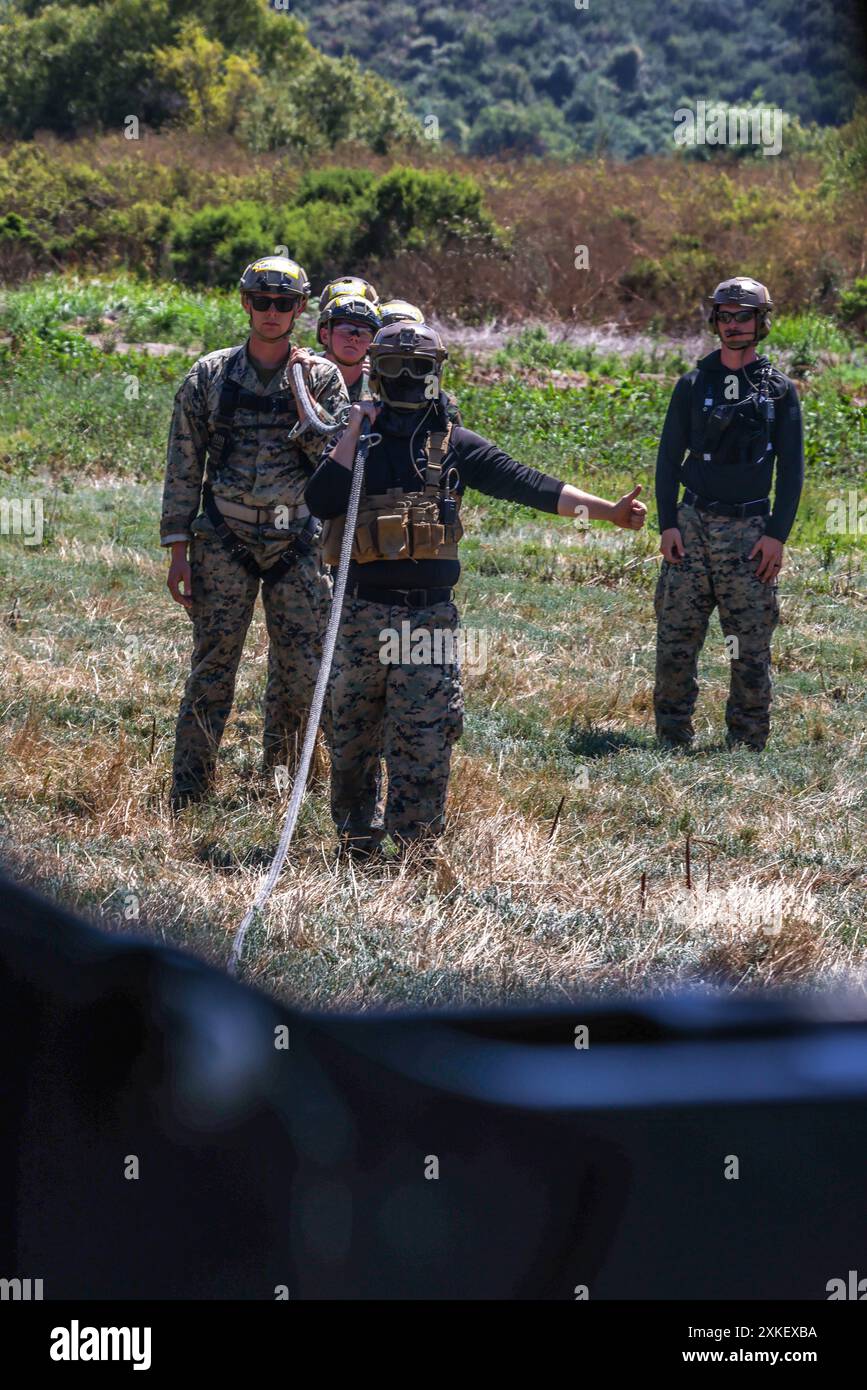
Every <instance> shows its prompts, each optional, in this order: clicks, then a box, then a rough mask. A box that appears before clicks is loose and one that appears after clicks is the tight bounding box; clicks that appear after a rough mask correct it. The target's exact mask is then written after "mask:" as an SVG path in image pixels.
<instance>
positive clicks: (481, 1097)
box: [0, 880, 867, 1300]
mask: <svg viewBox="0 0 867 1390" xmlns="http://www.w3.org/2000/svg"><path fill="white" fill-rule="evenodd" d="M0 893H2V899H0V902H2V906H0V978H2V1011H0V1017H2V1028H3V1030H4V1033H5V1036H4V1037H3V1050H2V1088H3V1089H2V1106H3V1119H4V1124H3V1141H2V1156H3V1164H4V1171H3V1172H2V1174H0V1179H2V1184H3V1186H2V1190H3V1192H4V1193H5V1194H6V1195H7V1196H8V1195H9V1194H12V1196H13V1199H14V1209H12V1210H5V1209H4V1217H3V1223H2V1267H0V1275H2V1277H4V1278H13V1277H19V1278H32V1279H37V1278H41V1279H42V1280H43V1281H44V1297H45V1298H46V1299H77V1298H106V1299H109V1298H156V1299H160V1298H175V1299H180V1298H250V1299H273V1298H274V1297H275V1289H276V1288H278V1286H285V1287H286V1289H287V1290H288V1294H289V1297H290V1298H328V1297H333V1298H375V1297H382V1298H463V1299H466V1298H546V1299H547V1298H555V1299H570V1300H571V1299H574V1298H575V1297H576V1294H575V1289H576V1286H579V1285H586V1286H587V1289H588V1292H589V1296H590V1298H591V1299H603V1298H621V1299H625V1298H633V1299H635V1298H671V1299H674V1298H683V1299H694V1298H701V1299H714V1298H733V1299H744V1298H746V1299H749V1298H753V1299H797V1298H801V1299H826V1298H827V1297H828V1294H827V1292H826V1285H827V1283H828V1281H829V1280H831V1279H834V1278H840V1279H842V1280H844V1281H845V1280H846V1279H847V1277H848V1271H849V1270H857V1271H859V1272H860V1274H862V1275H863V1274H867V1183H865V1176H864V1175H865V1168H867V1163H865V1160H867V1016H865V1015H867V1010H865V1006H864V1001H863V1000H859V1001H857V1002H853V1001H851V1000H850V1001H848V1002H845V1003H844V1002H841V1001H839V1000H838V1001H836V1002H834V1001H832V1000H830V999H828V998H821V997H814V998H813V999H811V1000H809V1001H807V1000H803V999H802V1000H788V1001H780V1000H779V999H774V1000H761V1001H757V1000H755V999H752V1000H741V1001H736V1000H733V999H725V998H719V997H715V998H696V997H694V996H693V997H687V998H683V997H682V998H679V999H670V1000H665V1001H662V1002H659V1001H653V1000H646V1001H645V1000H642V1001H620V1002H615V1003H612V1004H603V1003H598V1002H597V1003H593V1004H582V1003H576V1004H575V1005H574V1007H572V1006H569V1007H564V1008H560V1007H558V1008H557V1009H556V1010H555V1009H553V1008H538V1009H536V1010H533V1011H530V1010H526V1009H525V1010H522V1011H520V1012H511V1013H504V1012H501V1011H499V1010H494V1009H491V1010H490V1011H487V1012H482V1013H474V1014H472V1015H470V1014H466V1013H463V1014H457V1013H455V1014H446V1013H440V1014H431V1015H414V1016H402V1017H397V1016H393V1015H392V1016H390V1017H384V1016H381V1015H380V1016H378V1017H377V1016H372V1015H369V1014H368V1015H364V1016H357V1017H352V1016H349V1017H347V1016H342V1017H338V1016H328V1015H322V1014H316V1015H314V1014H303V1013H294V1012H291V1011H290V1010H287V1009H283V1008H280V1007H278V1006H277V1005H276V1004H274V1003H273V1002H272V1001H271V1000H269V999H268V998H266V997H264V996H261V995H259V994H257V993H255V992H253V991H252V990H250V989H247V988H245V987H244V986H242V985H239V984H236V983H234V982H232V981H231V980H230V979H229V978H228V977H227V976H224V975H222V974H221V973H219V972H218V971H216V970H212V969H209V968H207V967H205V966H203V965H201V964H200V963H198V962H197V961H195V960H193V959H191V958H189V957H187V956H184V955H182V954H181V953H179V952H177V951H173V950H166V949H162V948H160V947H157V946H154V945H151V944H149V943H147V942H142V941H138V940H130V939H121V938H117V937H113V936H106V935H103V934H102V933H100V932H99V931H97V930H95V929H93V928H92V927H89V926H86V925H85V924H83V923H82V922H80V921H78V920H77V919H76V918H74V917H72V916H70V915H69V914H68V913H66V912H64V911H62V910H60V909H58V908H56V907H54V906H53V905H52V904H50V903H48V902H47V901H44V900H42V899H40V898H38V897H36V896H35V895H34V894H32V893H30V892H28V891H26V890H24V889H22V888H20V887H17V886H15V885H13V884H12V883H10V882H9V881H8V880H3V881H2V882H0ZM583 1026H586V1027H587V1028H588V1029H589V1038H588V1041H589V1046H587V1047H586V1048H580V1049H579V1048H576V1047H575V1045H574V1044H575V1040H576V1033H575V1030H576V1028H580V1027H583ZM286 1028H288V1044H289V1045H288V1048H282V1047H280V1046H277V1045H275V1044H276V1043H279V1042H280V1041H281V1040H282V1041H285V1039H286V1035H285V1031H284V1032H282V1033H281V1031H280V1030H281V1029H283V1030H285V1029H286ZM578 1039H579V1041H580V1040H581V1035H580V1034H579V1035H578ZM733 1159H734V1160H737V1163H738V1165H739V1177H737V1178H736V1179H735V1178H728V1179H727V1178H726V1177H725V1172H726V1169H727V1168H728V1171H730V1172H731V1171H733V1162H732V1160H733ZM135 1160H137V1164H138V1174H139V1176H138V1177H137V1178H128V1177H126V1176H125V1173H126V1172H133V1171H135ZM437 1165H438V1173H439V1176H438V1177H428V1176H426V1173H433V1172H435V1171H436V1167H437ZM859 1277H860V1276H859Z"/></svg>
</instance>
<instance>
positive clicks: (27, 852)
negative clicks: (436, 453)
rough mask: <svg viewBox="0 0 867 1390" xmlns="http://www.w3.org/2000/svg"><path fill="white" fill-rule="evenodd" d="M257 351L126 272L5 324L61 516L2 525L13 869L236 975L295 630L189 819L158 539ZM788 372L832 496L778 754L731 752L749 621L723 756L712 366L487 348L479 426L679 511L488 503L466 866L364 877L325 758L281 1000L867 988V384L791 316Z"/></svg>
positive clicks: (214, 304) (812, 528) (783, 343)
mask: <svg viewBox="0 0 867 1390" xmlns="http://www.w3.org/2000/svg"><path fill="white" fill-rule="evenodd" d="M243 329H244V319H243V316H242V315H241V314H240V311H239V309H238V308H237V306H236V305H235V304H234V303H233V300H232V298H231V297H227V296H221V295H219V294H208V295H207V296H197V295H194V294H191V293H189V292H185V291H180V290H173V289H168V288H163V287H159V288H158V287H155V286H145V285H141V284H138V283H136V282H134V281H132V280H124V279H120V278H117V277H115V278H114V279H111V280H108V279H105V280H99V279H88V280H80V281H76V280H74V279H73V278H66V279H60V278H50V279H46V280H45V281H43V282H34V283H33V284H32V285H30V286H28V287H27V288H25V289H23V290H20V291H16V292H9V293H7V294H6V295H5V297H4V300H3V303H2V312H0V339H2V341H0V500H3V499H5V500H6V501H7V503H8V502H9V501H10V500H11V499H25V498H34V499H35V498H41V499H42V500H43V505H44V513H45V532H44V538H43V542H42V544H40V545H32V546H28V545H25V544H24V541H23V538H22V537H21V536H16V535H2V536H0V573H2V585H3V592H2V601H0V617H2V622H0V635H2V643H3V651H2V670H0V702H2V703H0V708H2V711H3V719H2V723H0V740H2V747H3V754H4V756H3V757H2V760H0V854H2V856H3V858H5V860H6V862H7V863H8V864H9V865H10V867H11V869H12V871H13V873H15V874H16V876H19V877H21V878H22V879H25V880H26V881H28V882H31V883H34V884H35V885H37V886H39V887H40V888H41V889H43V890H44V891H47V892H48V893H49V894H51V895H53V896H56V897H58V898H60V899H62V900H63V901H64V902H66V903H68V904H70V905H72V906H74V907H76V908H78V909H79V910H82V911H84V912H86V913H88V914H90V915H91V916H93V917H94V918H95V919H96V920H97V921H100V922H102V923H103V924H104V925H108V926H109V927H111V928H112V929H116V930H122V931H129V930H143V931H145V932H147V933H149V934H152V935H154V936H156V937H157V938H159V939H161V940H165V941H170V942H173V943H176V944H179V945H182V946H184V947H187V948H189V949H190V950H192V951H195V952H196V953H198V954H200V955H202V956H204V957H206V958H208V959H210V960H213V961H215V962H222V961H224V960H225V959H226V956H227V953H228V949H229V943H230V940H231V935H232V932H233V930H234V928H235V926H236V925H237V922H238V920H239V919H240V917H241V916H242V915H243V912H244V910H245V908H246V906H247V905H248V903H249V901H250V900H251V899H252V897H253V894H254V892H255V889H256V887H257V884H258V881H259V875H260V873H261V870H262V868H263V866H265V865H267V863H268V862H269V860H270V856H271V854H272V852H273V849H274V848H275V845H276V840H277V837H278V834H279V827H280V823H281V819H282V812H283V810H284V809H285V798H281V796H280V795H279V794H278V792H277V790H276V788H275V786H274V785H273V783H272V784H267V783H263V782H262V781H261V779H260V777H259V775H258V772H257V765H258V741H259V738H260V734H261V714H260V707H259V706H260V700H261V695H262V690H263V685H264V667H265V658H266V651H267V647H266V639H265V633H264V624H263V622H262V619H261V609H259V610H258V611H257V617H256V620H255V622H254V626H253V628H252V629H251V632H250V635H249V638H248V645H247V648H246V651H245V657H244V661H243V664H242V668H241V673H240V677H239V684H238V697H237V705H236V709H235V712H234V714H233V717H232V720H231V722H230V725H229V728H228V731H227V736H226V740H225V743H224V746H223V750H222V753H221V764H220V766H221V779H220V784H219V790H218V794H217V796H216V798H215V799H214V800H213V801H212V802H210V803H208V804H206V805H203V806H201V807H199V808H196V809H195V810H194V811H192V812H190V813H188V814H186V815H185V816H184V817H183V818H182V819H181V821H180V822H179V823H178V824H173V822H172V821H171V819H170V818H169V815H168V807H167V792H168V786H169V781H170V760H171V749H172V739H173V728H174V719H175V715H176V710H177V703H178V699H179V696H180V692H181V688H182V684H183V680H184V676H185V673H186V667H187V662H188V643H189V632H188V619H187V618H186V616H185V614H184V613H183V612H182V611H181V610H180V609H179V608H177V607H176V606H175V605H174V604H172V602H171V600H170V599H169V596H168V594H167V591H166V589H165V571H166V560H165V556H164V555H163V553H162V552H161V551H160V549H159V547H158V544H157V517H158V510H159V497H160V480H161V476H162V467H163V461H164V449H165V439H166V435H167V431H168V424H169V418H170V412H171V403H172V396H173V394H174V391H175V389H176V387H177V384H178V383H179V381H180V379H181V377H182V375H183V373H184V371H185V370H186V368H187V366H188V365H189V364H190V363H191V362H192V360H194V358H195V356H196V355H198V353H199V352H201V351H208V350H211V349H213V348H214V347H217V346H221V345H226V344H228V343H232V342H236V341H240V340H241V339H242V338H243ZM307 341H312V338H311V337H310V335H309V332H308V334H307ZM145 344H150V345H151V346H150V347H149V348H147V349H145V348H144V346H143V345H145ZM153 344H160V345H162V347H158V348H154V347H153ZM711 346H712V344H711V343H710V340H708V345H707V350H710V347H711ZM769 350H770V352H771V356H772V357H778V360H779V361H780V363H781V365H782V366H783V368H784V369H790V370H792V371H793V372H797V373H799V374H800V378H801V380H802V382H803V387H804V391H803V407H804V413H805V424H806V430H807V484H806V488H805V492H804V498H803V501H802V506H801V511H800V514H799V519H798V522H797V524H796V528H795V531H794V533H793V536H792V538H791V544H790V546H789V547H788V548H787V565H786V568H785V570H784V572H783V576H782V578H781V581H780V588H781V603H782V614H783V616H782V623H781V626H780V628H779V629H778V632H777V635H776V638H775V644H774V653H775V706H774V714H773V728H772V737H771V741H770V743H769V745H768V748H767V750H766V751H765V753H763V754H761V755H758V756H756V755H752V754H748V753H738V754H736V755H730V754H728V753H726V752H725V750H724V746H723V742H722V735H723V732H724V726H723V704H724V699H725V691H726V685H727V666H726V660H725V652H724V647H723V640H722V635H721V633H720V631H719V628H718V625H717V624H716V622H715V621H714V623H713V625H712V628H711V634H710V636H709V638H708V642H707V645H706V648H705V651H704V654H703V659H702V667H701V673H702V681H703V688H702V695H701V699H700V705H699V711H698V728H699V731H700V736H699V739H698V744H697V747H696V748H695V750H694V751H692V752H690V753H688V754H685V755H684V754H677V755H672V754H670V753H663V752H661V751H660V750H659V749H658V748H657V747H656V745H655V743H654V739H653V719H652V701H651V696H652V673H653V659H654V635H655V634H654V625H653V612H652V594H653V585H654V582H655V578H656V573H657V566H658V556H657V553H656V552H657V546H658V536H657V533H656V529H655V518H654V516H653V507H652V491H653V464H654V458H655V451H656V444H657V439H658V432H659V429H660V427H661V423H662V418H663V415H664V411H665V407H666V405H667V401H668V397H669V394H670V391H671V388H672V386H673V383H674V380H675V378H676V376H677V375H678V373H679V372H681V371H683V370H685V369H686V367H687V366H688V365H689V363H688V361H687V359H685V358H684V356H683V352H682V348H680V347H679V346H678V344H676V343H668V342H660V344H659V348H658V351H656V350H654V351H653V352H652V353H647V352H643V353H640V354H633V355H632V357H622V356H618V355H616V354H612V353H610V352H608V353H603V352H600V351H597V350H596V349H594V348H593V347H592V346H591V347H580V348H578V347H575V346H570V345H569V344H568V343H564V342H559V343H558V342H556V341H554V342H552V341H550V335H549V334H547V333H544V332H542V331H541V330H536V331H529V332H527V331H525V332H523V333H518V332H517V330H516V333H515V335H514V337H513V338H511V339H507V340H505V341H503V342H502V343H501V345H500V346H499V348H498V349H497V351H496V352H495V353H493V354H492V355H489V356H488V357H487V358H486V359H485V360H484V361H480V360H479V359H478V358H477V357H473V356H471V355H470V354H468V353H467V352H466V351H459V352H456V353H455V354H453V360H452V361H451V362H450V364H449V365H450V367H451V368H452V372H451V376H450V377H449V378H448V379H447V381H446V384H447V385H449V386H451V387H453V388H454V389H455V391H456V393H457V395H458V398H459V400H460V404H461V407H462V410H463V413H464V418H465V421H466V423H467V424H468V425H469V426H470V427H471V428H474V429H477V430H479V431H480V432H481V433H482V434H485V435H487V436H489V437H490V438H492V439H494V440H496V441H497V442H498V443H499V444H501V445H502V447H503V448H505V449H506V450H508V451H509V452H510V453H512V454H513V455H514V456H515V457H517V458H519V459H521V460H522V461H525V462H527V463H531V464H533V465H535V466H537V467H539V468H543V469H545V470H546V471H548V472H550V473H553V474H555V475H557V476H560V477H563V478H565V479H567V480H568V481H571V482H575V483H578V484H579V485H582V486H585V487H587V488H588V489H589V490H591V491H594V492H598V493H604V494H606V495H609V496H610V495H616V494H619V492H621V491H623V490H625V489H626V487H627V486H630V485H632V483H633V482H641V483H642V484H643V485H644V489H645V500H646V501H647V502H648V504H649V505H650V506H651V517H650V523H649V525H648V527H647V528H646V529H645V531H644V532H642V533H641V534H640V535H639V536H638V537H635V536H633V535H627V534H625V533H621V532H617V533H615V532H613V531H612V529H611V528H610V527H605V526H596V527H594V528H593V529H592V531H591V532H590V533H589V534H582V533H581V532H580V531H578V530H577V529H576V527H575V524H574V523H572V522H569V521H567V520H564V519H560V518H552V517H549V516H542V515H540V514H538V513H533V512H530V511H527V510H525V509H521V508H516V507H513V506H511V505H508V504H504V503H500V502H495V501H492V500H490V499H486V498H483V497H479V496H478V495H476V496H475V498H473V499H472V502H471V505H469V506H468V507H467V508H466V512H465V514H466V517H467V521H466V529H467V540H466V542H465V544H464V546H463V547H462V551H463V558H464V566H465V568H464V574H463V578H462V582H461V590H460V599H459V602H460V607H461V609H462V616H463V620H464V623H465V625H467V626H469V627H473V628H479V629H484V631H485V633H486V634H487V642H488V664H487V668H486V669H485V670H484V671H473V670H470V671H468V672H467V675H466V699H467V717H466V732H465V736H464V739H463V741H462V743H461V744H460V745H459V747H458V751H457V753H456V757H455V762H454V773H453V779H452V789H451V796H450V816H449V824H448V829H447V833H446V835H445V836H444V838H443V840H442V843H441V846H440V848H439V851H438V856H437V860H436V863H435V864H434V867H433V868H432V869H431V868H422V867H419V866H415V865H414V864H413V863H412V862H411V861H410V862H407V863H405V864H403V865H402V866H400V867H398V866H396V865H392V866H389V867H387V868H385V869H382V870H378V871H376V872H371V873H367V874H363V873H358V872H357V871H355V870H353V869H351V868H345V867H342V866H341V867H340V868H335V867H334V865H333V863H332V828H331V824H330V818H329V815H328V807H327V778H326V775H325V770H324V768H320V771H319V773H318V775H317V777H316V778H315V780H314V781H313V783H312V784H311V788H310V791H309V793H308V797H307V800H306V802H305V806H304V810H303V813H302V820H301V824H300V826H299V830H298V832H297V835H296V839H295V842H294V845H293V849H292V851H291V854H290V860H289V863H288V864H287V868H286V870H285V872H284V875H283V878H282V879H281V882H280V885H279V886H278V890H277V891H276V893H275V895H274V897H273V898H272V903H271V907H270V909H269V911H268V914H267V921H266V923H265V925H264V927H262V928H259V929H257V931H256V932H255V933H254V934H253V935H252V936H251V937H249V938H248V949H247V953H246V957H245V964H244V972H245V975H246V978H248V979H250V980H253V981H256V982H257V983H259V984H261V985H262V986H263V987H265V988H267V989H270V990H273V991H274V992H275V993H278V994H280V995H281V996H283V997H284V998H286V999H289V1000H292V1001H294V1002H297V1003H303V1004H308V1005H316V1006H322V1007H336V1006H351V1007H353V1008H359V1007H366V1006H370V1005H373V1004H383V1003H386V1004H390V1005H393V1004H410V1005H416V1004H430V1003H446V1002H458V1003H460V1002H470V1001H477V1000H493V999H497V1000H500V999H505V998H509V999H513V1000H514V999H515V998H516V997H530V996H538V995H540V994H545V995H551V994H552V993H561V994H562V993H564V992H565V993H568V994H574V993H576V992H577V991H578V990H582V989H590V990H592V991H595V992H600V991H607V990H613V989H619V988H623V987H628V988H629V989H637V990H647V989H662V988H667V987H670V986H672V985H673V984H674V983H676V982H682V981H684V980H690V981H693V982H695V981H702V982H707V983H713V984H725V985H727V986H736V987H739V988H746V987H750V986H755V985H759V984H765V983H770V984H775V985H792V984H801V983H807V982H809V983H812V984H819V985H826V984H830V983H832V982H837V983H839V982H840V981H841V980H842V979H844V978H847V979H849V978H855V979H858V980H860V979H861V978H862V977H863V967H864V957H865V933H864V926H863V923H864V918H865V906H867V860H865V843H867V836H865V786H867V778H865V763H867V759H865V747H867V745H865V710H867V677H865V671H867V583H865V558H864V553H865V550H864V548H865V536H864V535H863V534H861V535H858V534H857V532H856V531H850V532H848V533H842V534H838V533H836V532H832V531H829V530H828V526H827V518H828V503H829V501H830V500H831V499H834V498H836V497H841V498H845V497H846V496H847V494H848V492H849V491H855V492H856V493H857V492H858V489H859V488H860V494H859V495H860V497H861V499H862V501H863V500H864V498H865V496H867V486H865V467H864V465H865V459H867V442H865V428H864V405H865V401H867V360H865V354H864V349H863V344H861V346H860V347H859V346H858V344H857V343H856V342H855V341H853V340H850V339H849V338H848V337H846V336H845V335H844V334H843V333H842V332H841V330H840V329H839V328H838V327H836V326H835V325H834V324H833V323H832V322H831V321H829V320H825V319H820V318H818V317H816V316H806V317H803V316H802V317H801V318H798V319H792V320H785V319H781V320H780V321H779V323H778V324H777V325H775V329H774V332H773V334H772V337H771V339H770V340H769ZM557 374H559V375H557ZM570 374H571V375H570ZM573 379H574V380H575V381H578V380H579V379H580V384H577V385H574V386H566V387H564V386H563V385H561V384H556V383H558V382H559V383H562V382H563V381H565V380H573ZM558 811H559V814H558ZM555 822H556V825H555ZM688 839H689V851H690V874H689V884H687V874H686V862H685V861H686V852H687V840H688Z"/></svg>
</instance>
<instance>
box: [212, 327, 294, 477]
mask: <svg viewBox="0 0 867 1390" xmlns="http://www.w3.org/2000/svg"><path fill="white" fill-rule="evenodd" d="M243 354H244V349H243V347H239V348H235V350H234V352H232V353H230V354H229V356H228V357H227V358H226V365H225V371H224V374H223V381H222V385H221V386H220V397H219V400H218V402H217V415H216V419H215V421H214V428H213V431H212V433H211V437H210V439H209V441H208V477H209V478H210V480H211V481H212V482H215V481H217V480H218V479H219V476H220V470H221V469H222V468H223V465H224V464H225V463H226V461H227V459H228V457H229V454H230V453H231V449H232V442H233V438H234V433H235V430H234V420H235V412H236V411H237V410H247V411H251V412H253V413H255V414H256V415H258V416H259V417H260V418H259V419H258V420H257V421H256V423H255V424H253V425H247V426H245V429H257V430H262V429H274V428H276V427H278V426H281V427H285V429H286V431H287V433H288V431H289V430H290V429H291V428H292V426H293V425H294V424H296V423H297V420H298V406H297V404H296V401H295V397H294V395H293V394H292V392H291V391H289V392H287V393H285V394H283V395H275V396H259V395H257V394H256V392H255V391H247V390H245V388H244V387H243V386H242V385H241V383H240V382H239V381H235V380H234V379H232V378H231V377H230V376H229V373H230V371H231V370H232V369H233V368H234V366H235V365H236V363H237V362H238V360H239V358H241V357H242V356H243ZM299 461H300V463H301V466H302V467H303V468H305V470H306V471H307V472H308V473H310V472H312V469H311V468H310V466H309V465H308V464H306V462H305V460H304V456H303V454H301V455H300V456H299Z"/></svg>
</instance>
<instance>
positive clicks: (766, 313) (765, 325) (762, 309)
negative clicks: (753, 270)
mask: <svg viewBox="0 0 867 1390" xmlns="http://www.w3.org/2000/svg"><path fill="white" fill-rule="evenodd" d="M710 305H711V308H710V313H709V314H708V320H707V321H708V323H709V324H710V325H711V327H712V328H713V329H714V330H716V326H717V314H718V313H719V311H720V309H722V308H732V307H735V306H737V307H739V308H742V309H756V310H758V312H757V314H756V341H757V342H758V341H759V340H760V339H761V338H767V336H768V334H769V333H770V331H771V312H770V311H771V309H772V308H773V301H772V299H771V296H770V292H769V290H768V288H767V286H766V285H763V284H762V282H761V281H760V280H753V279H752V278H751V277H750V276H749V275H735V276H733V277H732V279H731V280H722V281H720V283H719V284H718V285H717V287H716V289H715V290H714V292H713V294H712V295H711V297H710Z"/></svg>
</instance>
